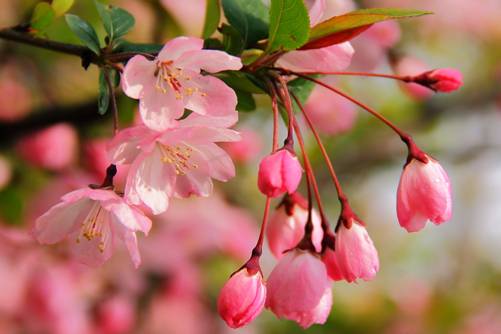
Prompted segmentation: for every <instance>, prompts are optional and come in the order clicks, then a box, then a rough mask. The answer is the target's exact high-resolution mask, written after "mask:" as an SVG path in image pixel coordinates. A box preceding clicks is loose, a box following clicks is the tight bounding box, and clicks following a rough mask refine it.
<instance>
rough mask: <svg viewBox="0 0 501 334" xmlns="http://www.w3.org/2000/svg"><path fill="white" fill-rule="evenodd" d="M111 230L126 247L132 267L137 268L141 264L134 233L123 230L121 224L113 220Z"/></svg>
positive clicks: (123, 227)
mask: <svg viewBox="0 0 501 334" xmlns="http://www.w3.org/2000/svg"><path fill="white" fill-rule="evenodd" d="M113 230H114V231H115V233H116V234H117V236H118V238H119V239H121V240H122V241H123V242H124V244H125V246H126V247H127V250H128V251H129V255H130V257H131V260H132V263H133V264H134V267H136V268H138V267H139V265H140V264H141V254H140V253H139V248H138V245H137V236H136V233H135V232H132V231H131V230H129V229H127V228H125V226H124V225H123V224H122V222H120V221H118V220H117V219H114V220H113Z"/></svg>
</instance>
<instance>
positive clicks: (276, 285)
mask: <svg viewBox="0 0 501 334" xmlns="http://www.w3.org/2000/svg"><path fill="white" fill-rule="evenodd" d="M267 288H268V295H267V297H266V307H268V308H269V309H270V310H271V311H272V312H273V313H275V315H276V316H277V317H279V318H285V319H289V320H293V321H295V322H297V323H298V324H299V325H300V326H301V327H303V328H308V327H310V326H311V325H313V324H323V323H325V321H326V320H327V317H328V316H329V313H330V310H331V306H332V290H331V284H330V281H329V277H328V276H327V270H326V269H325V265H324V264H323V262H322V261H321V260H320V259H319V258H318V257H317V256H316V255H313V254H311V253H310V252H307V251H302V250H298V249H295V250H293V251H290V252H288V253H287V254H286V255H285V256H284V257H283V258H282V259H281V260H280V261H279V262H278V264H277V266H276V267H275V268H274V269H273V271H272V272H271V274H270V277H269V279H268V283H267Z"/></svg>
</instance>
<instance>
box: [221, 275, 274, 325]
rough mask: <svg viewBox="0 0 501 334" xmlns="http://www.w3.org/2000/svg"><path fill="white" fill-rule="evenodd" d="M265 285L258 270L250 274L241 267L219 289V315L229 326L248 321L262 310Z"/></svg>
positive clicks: (243, 323) (245, 323)
mask: <svg viewBox="0 0 501 334" xmlns="http://www.w3.org/2000/svg"><path fill="white" fill-rule="evenodd" d="M265 299H266V286H265V285H264V282H263V277H262V276H261V273H260V272H259V271H257V272H255V273H254V274H251V273H250V272H249V271H248V270H247V268H243V269H241V270H240V271H238V272H237V273H236V274H234V275H233V276H232V277H231V278H230V279H229V280H228V282H226V284H225V285H224V286H223V288H222V289H221V293H220V294H219V298H218V301H217V310H218V312H219V315H220V316H221V317H222V318H223V319H224V321H226V323H227V324H228V326H230V327H231V328H239V327H242V326H244V325H247V324H248V323H250V322H251V321H252V320H254V318H256V317H257V316H258V315H259V313H261V311H262V310H263V307H264V302H265Z"/></svg>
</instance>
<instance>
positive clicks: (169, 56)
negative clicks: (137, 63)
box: [157, 36, 204, 61]
mask: <svg viewBox="0 0 501 334" xmlns="http://www.w3.org/2000/svg"><path fill="white" fill-rule="evenodd" d="M203 46H204V40H203V39H200V38H196V37H184V36H181V37H177V38H174V39H171V40H170V41H168V42H167V43H166V44H165V46H164V47H163V48H162V50H161V51H160V53H159V54H158V58H157V59H158V60H160V61H174V60H177V59H178V58H179V57H181V56H182V55H183V54H184V53H186V52H189V51H197V50H201V49H202V48H203Z"/></svg>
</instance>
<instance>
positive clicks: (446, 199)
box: [397, 155, 452, 232]
mask: <svg viewBox="0 0 501 334" xmlns="http://www.w3.org/2000/svg"><path fill="white" fill-rule="evenodd" d="M425 157H426V160H427V161H426V162H423V161H420V160H417V159H411V161H410V162H409V163H408V164H407V165H406V166H405V167H404V170H403V171H402V175H401V176H400V183H399V185H398V190H397V216H398V222H399V223H400V225H401V226H402V227H403V228H405V229H406V230H407V231H408V232H417V231H419V230H421V229H422V228H423V227H424V225H425V224H426V222H427V221H431V222H433V223H434V224H435V225H439V224H441V223H443V222H445V221H447V220H449V219H450V218H451V216H452V195H451V185H450V182H449V177H448V175H447V173H446V172H445V170H444V169H443V168H442V166H441V165H440V163H439V162H438V161H436V160H435V159H433V158H431V157H429V156H428V155H425Z"/></svg>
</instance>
